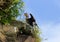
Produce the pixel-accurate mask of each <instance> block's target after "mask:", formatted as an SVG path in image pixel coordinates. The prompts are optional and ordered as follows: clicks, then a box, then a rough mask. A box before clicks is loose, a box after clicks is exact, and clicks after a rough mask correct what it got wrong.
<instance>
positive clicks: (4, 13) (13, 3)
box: [0, 0, 24, 24]
mask: <svg viewBox="0 0 60 42" xmlns="http://www.w3.org/2000/svg"><path fill="white" fill-rule="evenodd" d="M23 6H24V2H23V1H22V0H0V22H1V23H3V24H8V23H10V22H11V21H12V20H16V18H17V16H18V15H20V14H21V13H20V12H22V11H23Z"/></svg>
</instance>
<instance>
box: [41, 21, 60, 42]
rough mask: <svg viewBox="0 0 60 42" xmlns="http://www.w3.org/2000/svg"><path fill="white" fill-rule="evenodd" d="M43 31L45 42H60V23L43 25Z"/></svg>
mask: <svg viewBox="0 0 60 42" xmlns="http://www.w3.org/2000/svg"><path fill="white" fill-rule="evenodd" d="M41 29H42V37H43V38H44V39H43V42H60V23H53V22H50V23H48V24H43V25H41ZM45 39H47V40H45Z"/></svg>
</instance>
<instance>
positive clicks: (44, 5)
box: [23, 0, 60, 42]
mask: <svg viewBox="0 0 60 42" xmlns="http://www.w3.org/2000/svg"><path fill="white" fill-rule="evenodd" d="M23 1H24V3H25V6H24V8H25V12H27V13H32V14H33V16H34V18H35V19H36V22H37V24H38V25H39V27H40V28H41V30H42V37H43V41H42V42H60V40H59V39H60V0H23ZM45 38H46V39H47V40H44V39H45Z"/></svg>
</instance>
